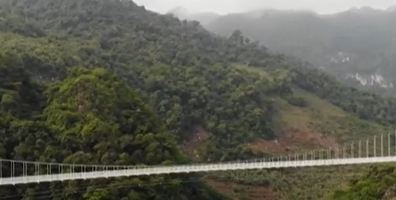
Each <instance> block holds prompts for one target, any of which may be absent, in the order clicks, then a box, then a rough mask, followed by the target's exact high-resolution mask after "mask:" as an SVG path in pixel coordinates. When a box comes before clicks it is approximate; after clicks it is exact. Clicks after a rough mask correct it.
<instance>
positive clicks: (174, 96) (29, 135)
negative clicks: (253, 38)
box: [0, 0, 396, 200]
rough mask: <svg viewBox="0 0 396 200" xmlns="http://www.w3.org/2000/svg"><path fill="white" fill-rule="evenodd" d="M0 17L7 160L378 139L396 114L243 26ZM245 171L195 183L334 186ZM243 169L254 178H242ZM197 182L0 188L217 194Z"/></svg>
mask: <svg viewBox="0 0 396 200" xmlns="http://www.w3.org/2000/svg"><path fill="white" fill-rule="evenodd" d="M0 9H1V10H0V45H1V49H0V54H1V59H0V60H1V65H0V66H1V68H0V69H1V70H2V72H1V73H0V78H1V79H0V88H1V89H0V95H1V115H0V117H1V118H2V120H1V121H0V123H1V126H2V129H0V130H1V132H0V134H1V138H3V140H1V141H0V144H1V146H0V147H1V148H0V155H1V156H2V158H3V157H4V158H8V159H26V160H39V161H47V162H50V161H52V162H65V163H85V164H89V163H101V164H106V163H115V164H129V165H138V164H148V165H151V164H170V163H185V162H191V161H194V162H215V161H226V160H242V159H252V158H258V157H260V158H262V157H265V156H269V155H271V154H281V153H293V152H297V151H301V150H302V149H303V148H313V147H330V146H334V145H337V144H339V143H342V142H345V141H348V140H351V139H355V138H359V137H363V136H368V135H370V134H373V133H378V132H381V131H386V127H387V126H388V125H390V124H394V122H395V119H396V117H395V115H394V111H393V110H394V108H395V107H396V100H395V99H392V98H390V99H384V98H382V97H380V96H376V95H372V94H369V93H364V92H361V91H358V90H356V89H351V88H348V87H345V86H343V85H341V84H340V83H339V82H337V81H336V80H334V79H333V78H331V77H329V76H328V75H326V74H324V73H322V72H320V71H317V70H314V69H312V68H311V67H306V66H304V65H303V64H302V63H299V62H296V61H290V60H286V59H285V58H284V56H281V55H275V54H271V53H269V51H268V50H267V49H266V48H265V47H262V46H259V45H258V44H257V43H252V42H250V40H249V39H247V38H246V37H244V36H243V34H242V33H241V32H238V31H236V32H234V33H233V34H232V35H231V36H230V37H228V38H223V37H219V36H215V35H214V34H211V33H209V32H208V31H206V30H205V29H204V28H203V27H201V26H200V25H199V24H198V23H197V22H188V21H179V20H178V19H176V18H174V17H172V16H168V15H165V16H162V15H158V14H156V13H153V12H150V11H147V10H145V9H144V8H143V7H139V6H137V5H136V4H134V3H133V2H131V1H126V0H121V1H120V0H68V1H63V0H34V1H32V0H4V1H0ZM369 113H371V115H369ZM274 141H279V143H275V142H274ZM279 144H283V146H276V145H279ZM186 157H188V158H189V159H185V158H186ZM288 172H289V173H292V172H293V170H290V171H288ZM246 173H247V174H244V175H240V174H238V173H235V174H234V173H231V174H227V173H226V174H222V173H217V174H210V175H209V176H206V177H204V179H205V181H206V183H208V184H210V185H212V186H215V188H216V189H219V188H218V187H217V186H218V181H223V182H224V181H226V182H227V181H228V182H229V181H235V177H237V178H238V180H239V181H237V183H236V184H242V185H256V186H257V187H264V188H266V190H265V191H266V192H265V193H271V192H274V191H273V190H272V189H271V188H275V190H277V191H275V192H274V193H276V195H277V196H278V197H279V196H283V197H285V198H284V199H296V198H297V199H298V198H303V199H304V198H308V199H309V198H316V197H322V196H321V195H323V193H324V189H323V188H327V189H329V188H330V186H333V185H334V183H335V182H336V181H339V180H338V179H331V178H328V180H329V181H332V183H331V184H333V185H331V184H330V183H328V182H323V185H322V186H320V187H321V188H314V187H310V188H305V189H307V190H305V189H299V188H301V187H303V186H309V185H310V182H309V181H315V180H305V179H301V178H299V179H298V180H299V181H300V185H297V186H296V185H295V184H291V183H293V181H285V177H284V176H282V175H281V174H279V173H275V174H273V175H272V176H271V178H270V179H267V177H266V176H267V175H268V174H267V173H271V172H266V171H261V172H260V173H259V175H257V174H255V173H256V172H249V171H248V172H246ZM307 173H310V171H307ZM234 175H235V176H234ZM252 175H254V176H255V178H257V179H255V181H254V182H253V183H252V182H250V183H247V182H248V181H249V180H250V179H249V178H248V177H249V176H252ZM263 177H264V178H265V179H266V181H264V182H265V183H269V184H262V183H263V181H262V180H260V179H263ZM191 179H192V180H195V182H194V183H188V181H189V180H191ZM200 179H203V177H202V175H196V176H195V175H180V176H172V177H170V176H155V177H144V178H139V179H137V178H136V179H134V178H132V179H131V178H126V179H121V180H118V179H117V180H106V181H103V180H95V181H87V182H65V183H56V184H43V185H40V186H32V187H34V188H29V189H28V190H25V188H24V187H21V186H19V187H15V188H14V187H12V188H11V187H9V188H5V189H4V190H1V192H4V196H6V195H8V196H10V195H11V196H12V195H24V197H25V198H26V199H28V198H30V199H35V198H38V196H39V195H35V192H38V191H43V190H44V191H48V188H51V189H50V191H49V196H48V197H47V198H46V199H90V200H91V199H92V200H93V199H175V200H179V199H180V200H182V199H192V200H194V199H204V200H205V199H208V200H209V199H216V200H217V199H222V198H223V197H221V196H219V194H217V193H215V192H213V191H212V190H211V189H210V188H209V187H207V186H206V185H205V184H204V183H202V182H199V181H197V180H200ZM295 180H297V179H295ZM139 183H141V185H140V186H139ZM166 183H168V184H166ZM103 184H105V185H107V187H104V185H103ZM337 184H339V183H337ZM120 185H128V186H131V187H132V188H131V187H129V188H126V189H125V188H123V189H120V188H119V186H120ZM153 185H155V186H153ZM77 188H82V190H78V191H77ZM101 188H103V189H101ZM268 188H270V189H268ZM267 189H268V190H267ZM313 190H315V191H313ZM59 191H61V192H59ZM220 192H222V193H227V192H224V191H220ZM2 195H3V193H2ZM233 195H234V196H235V191H234V193H233ZM231 196H232V195H231ZM224 198H225V197H224ZM241 198H242V197H241ZM246 198H250V199H254V198H256V197H250V196H248V197H246ZM14 199H20V196H17V197H15V198H14ZM41 199H42V198H41ZM256 199H257V198H256ZM261 199H262V198H261ZM277 199H278V198H277ZM271 200H274V199H271Z"/></svg>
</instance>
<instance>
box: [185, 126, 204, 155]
mask: <svg viewBox="0 0 396 200" xmlns="http://www.w3.org/2000/svg"><path fill="white" fill-rule="evenodd" d="M192 134H193V135H192V137H191V138H190V140H188V141H184V142H183V145H181V146H180V148H181V150H182V151H183V152H184V153H185V154H187V155H188V156H191V158H192V159H193V160H199V159H200V157H199V154H198V152H197V148H198V147H199V146H200V145H201V144H202V143H203V142H205V141H206V140H207V139H208V138H209V137H210V136H211V134H210V133H209V132H207V131H206V130H205V129H204V128H203V127H202V126H197V127H196V128H195V129H194V131H193V133H192Z"/></svg>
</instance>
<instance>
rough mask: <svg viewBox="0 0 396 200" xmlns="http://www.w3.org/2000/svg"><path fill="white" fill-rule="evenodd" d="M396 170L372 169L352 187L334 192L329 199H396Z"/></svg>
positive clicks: (351, 183)
mask: <svg viewBox="0 0 396 200" xmlns="http://www.w3.org/2000/svg"><path fill="white" fill-rule="evenodd" d="M395 184H396V168H395V167H394V166H379V167H372V168H371V169H370V171H369V172H367V173H366V174H364V175H363V176H361V177H359V178H355V179H353V180H352V181H350V185H349V186H347V187H345V188H343V189H340V190H337V191H335V192H333V194H332V195H331V196H330V197H328V199H337V200H338V199H339V200H344V199H345V200H347V199H362V200H379V199H389V200H392V199H394V198H395V195H396V193H395Z"/></svg>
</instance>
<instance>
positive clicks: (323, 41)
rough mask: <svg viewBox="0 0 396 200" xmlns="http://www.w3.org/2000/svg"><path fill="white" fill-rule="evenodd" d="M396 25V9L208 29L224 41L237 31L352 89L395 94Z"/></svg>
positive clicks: (255, 17)
mask: <svg viewBox="0 0 396 200" xmlns="http://www.w3.org/2000/svg"><path fill="white" fill-rule="evenodd" d="M395 21H396V9H395V7H391V8H389V9H386V10H378V9H374V8H370V7H362V8H352V9H350V10H348V11H344V12H340V13H337V14H326V15H320V14H317V13H314V12H311V11H279V10H262V11H252V12H247V13H238V14H229V15H224V16H220V17H218V18H216V19H214V20H213V21H212V22H210V23H208V24H207V25H206V26H205V27H206V28H207V29H208V30H210V31H212V32H214V33H216V34H219V35H223V36H229V35H231V33H232V32H233V31H235V30H236V29H239V30H241V31H242V32H243V33H244V35H246V36H247V37H248V38H250V39H252V40H258V41H260V43H261V44H263V45H265V46H267V47H268V48H269V49H271V50H274V51H278V52H281V53H284V54H286V55H292V56H295V57H297V58H299V59H302V60H306V61H309V62H310V63H312V64H313V65H314V66H316V67H318V68H320V69H323V70H325V71H327V72H330V73H331V74H333V75H336V76H337V77H338V78H339V79H340V80H342V81H343V82H344V83H348V84H349V85H351V86H356V87H359V88H365V89H369V90H371V91H376V92H379V93H383V92H385V93H387V94H394V93H395V88H394V85H395V84H396V78H395V76H394V75H395V74H396V27H395V26H391V24H393V23H394V22H395ZM357 77H358V78H357ZM373 77H377V78H373ZM378 77H379V78H378Z"/></svg>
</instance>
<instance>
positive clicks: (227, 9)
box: [133, 0, 396, 14]
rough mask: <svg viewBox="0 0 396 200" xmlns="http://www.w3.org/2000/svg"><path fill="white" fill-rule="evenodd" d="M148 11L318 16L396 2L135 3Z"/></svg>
mask: <svg viewBox="0 0 396 200" xmlns="http://www.w3.org/2000/svg"><path fill="white" fill-rule="evenodd" d="M133 1H134V2H136V3H137V4H139V5H144V6H145V7H146V8H147V9H149V10H153V11H156V12H160V13H165V12H167V11H169V10H171V9H173V8H175V7H178V6H180V7H184V8H186V9H188V10H189V11H192V12H206V11H209V12H216V13H219V14H226V13H234V12H244V11H250V10H257V9H261V8H275V9H304V10H314V11H316V12H318V13H335V12H340V11H343V10H347V9H349V8H352V7H361V6H371V7H374V8H387V7H389V6H393V5H396V0H133Z"/></svg>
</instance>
